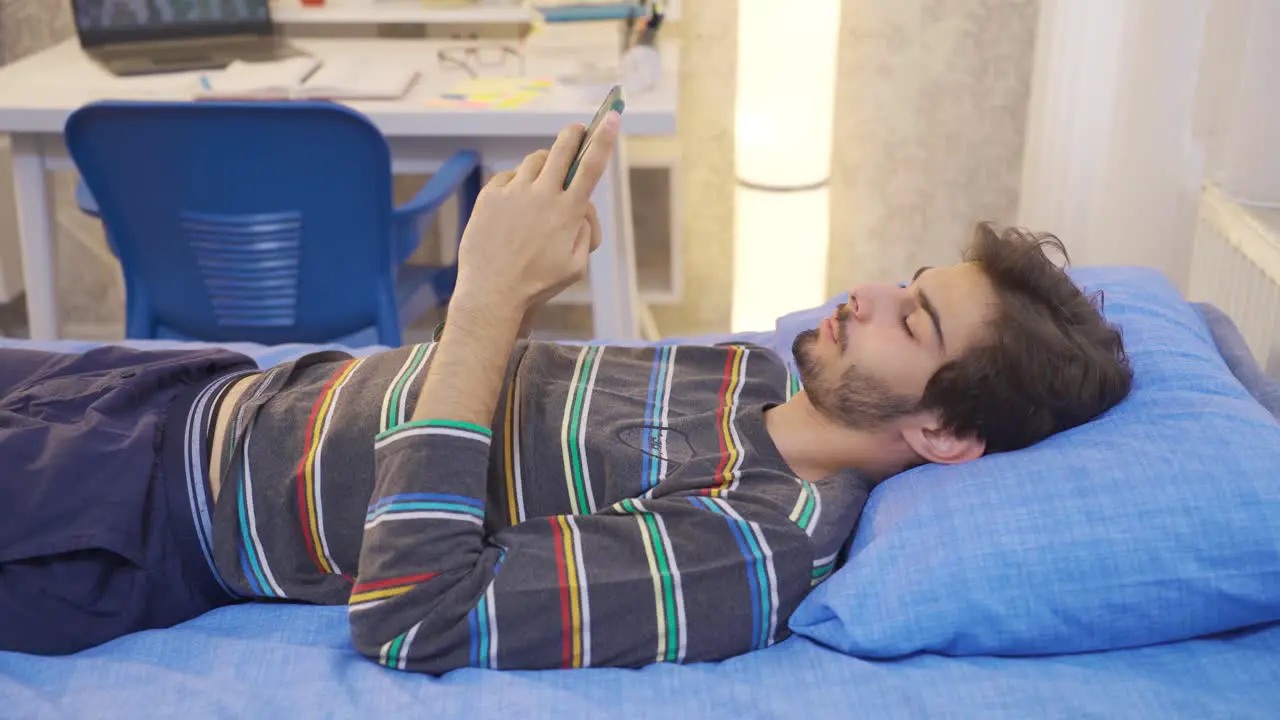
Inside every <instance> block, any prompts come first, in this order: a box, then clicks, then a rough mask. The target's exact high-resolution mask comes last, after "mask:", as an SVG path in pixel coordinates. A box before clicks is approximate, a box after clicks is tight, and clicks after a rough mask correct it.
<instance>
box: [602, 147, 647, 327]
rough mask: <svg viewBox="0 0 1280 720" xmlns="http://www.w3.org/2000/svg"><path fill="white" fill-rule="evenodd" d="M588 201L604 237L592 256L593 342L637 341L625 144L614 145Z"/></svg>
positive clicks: (636, 286) (637, 309)
mask: <svg viewBox="0 0 1280 720" xmlns="http://www.w3.org/2000/svg"><path fill="white" fill-rule="evenodd" d="M592 199H593V200H594V201H595V203H596V210H597V211H598V212H599V215H600V226H601V227H600V230H601V234H602V235H603V236H604V242H603V244H602V245H601V246H600V249H598V250H596V251H595V252H594V253H592V255H591V268H590V275H591V313H592V320H593V322H594V324H595V337H596V338H597V339H603V340H619V341H621V340H636V339H639V337H640V288H639V282H638V280H637V278H636V252H635V240H634V235H633V233H632V223H631V179H630V173H629V172H628V165H627V155H626V142H625V138H619V139H618V144H617V146H616V148H615V150H614V153H613V159H612V160H611V161H610V162H609V167H608V169H606V170H605V174H604V177H603V178H601V181H600V184H599V185H598V186H597V187H596V191H595V194H594V195H593V196H592Z"/></svg>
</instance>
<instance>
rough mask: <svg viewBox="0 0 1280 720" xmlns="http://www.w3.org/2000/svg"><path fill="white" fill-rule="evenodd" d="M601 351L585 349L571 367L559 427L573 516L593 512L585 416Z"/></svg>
mask: <svg viewBox="0 0 1280 720" xmlns="http://www.w3.org/2000/svg"><path fill="white" fill-rule="evenodd" d="M603 354H604V348H602V347H600V346H598V345H591V346H587V347H584V348H583V349H582V351H581V352H580V353H578V361H577V363H576V364H575V365H574V368H573V380H572V381H571V382H570V383H569V394H568V397H567V399H566V402H565V405H564V420H563V421H562V422H561V424H560V448H561V454H562V456H563V457H564V479H565V483H566V485H567V486H568V493H569V507H570V510H571V511H572V513H573V514H574V515H588V514H590V513H593V512H595V511H596V500H595V493H594V492H593V490H592V488H591V468H590V467H588V464H587V447H586V443H585V442H584V441H585V438H586V435H587V416H588V415H589V414H590V412H591V392H592V390H594V389H595V384H596V373H598V372H599V371H600V356H601V355H603Z"/></svg>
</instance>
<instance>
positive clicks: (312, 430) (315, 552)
mask: <svg viewBox="0 0 1280 720" xmlns="http://www.w3.org/2000/svg"><path fill="white" fill-rule="evenodd" d="M359 364H360V361H359V360H348V361H347V362H345V363H343V364H342V366H341V367H339V368H338V370H337V372H335V373H334V374H333V375H332V376H331V377H330V378H329V380H328V382H326V383H325V384H324V388H323V389H322V390H321V391H320V394H319V395H318V396H317V397H316V401H315V404H314V405H312V407H311V415H310V417H308V418H307V425H306V436H305V439H304V440H303V446H302V458H301V459H300V460H299V461H298V471H297V485H298V518H299V520H301V521H302V537H303V539H304V540H305V541H306V546H307V554H308V555H309V556H310V557H311V561H312V562H313V563H315V565H316V567H317V568H319V570H320V572H323V573H326V574H330V575H344V573H343V572H342V570H341V569H340V568H339V567H338V563H337V562H336V561H334V559H333V554H332V553H331V552H330V551H329V541H328V539H327V538H326V537H325V532H324V504H323V502H322V497H323V496H322V495H321V492H320V484H321V454H322V451H323V447H324V441H325V438H326V437H328V435H329V423H330V421H331V420H332V419H333V411H334V408H335V407H336V406H337V403H338V396H339V394H340V393H341V392H342V386H343V385H345V384H346V383H347V381H348V380H349V379H351V374H352V372H353V371H354V370H355V368H356V366H357V365H359Z"/></svg>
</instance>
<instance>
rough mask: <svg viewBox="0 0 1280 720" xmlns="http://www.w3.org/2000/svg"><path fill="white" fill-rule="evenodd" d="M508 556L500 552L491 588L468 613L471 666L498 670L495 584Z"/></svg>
mask: <svg viewBox="0 0 1280 720" xmlns="http://www.w3.org/2000/svg"><path fill="white" fill-rule="evenodd" d="M506 557H507V554H506V552H505V551H499V554H498V562H497V564H495V565H494V568H493V573H494V575H495V578H494V579H493V580H490V581H489V587H488V588H487V589H485V591H484V595H481V596H480V602H479V603H477V604H476V606H475V607H474V608H471V611H470V612H469V613H467V626H468V628H469V629H470V630H471V666H472V667H480V668H489V669H491V670H497V669H498V602H497V592H496V591H495V589H494V583H496V582H497V577H496V575H497V574H498V573H499V572H501V571H502V561H503V560H505V559H506Z"/></svg>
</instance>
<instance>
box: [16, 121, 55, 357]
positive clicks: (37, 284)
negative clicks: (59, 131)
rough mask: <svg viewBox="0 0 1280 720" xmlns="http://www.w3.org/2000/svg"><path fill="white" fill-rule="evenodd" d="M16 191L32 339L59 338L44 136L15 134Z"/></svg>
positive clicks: (28, 317) (52, 227) (51, 212)
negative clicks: (42, 147)
mask: <svg viewBox="0 0 1280 720" xmlns="http://www.w3.org/2000/svg"><path fill="white" fill-rule="evenodd" d="M12 147H13V191H14V196H15V198H16V200H17V208H18V240H19V243H20V244H21V246H22V278H23V281H24V283H25V284H26V286H27V322H28V323H29V324H30V328H31V339H32V340H56V339H57V338H58V287H57V284H58V283H57V275H56V273H55V272H54V268H55V265H54V236H53V229H54V224H53V203H52V201H51V198H50V197H49V185H48V184H47V182H46V177H45V167H44V156H43V153H42V151H41V149H40V136H39V135H35V134H30V133H14V134H13V136H12Z"/></svg>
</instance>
